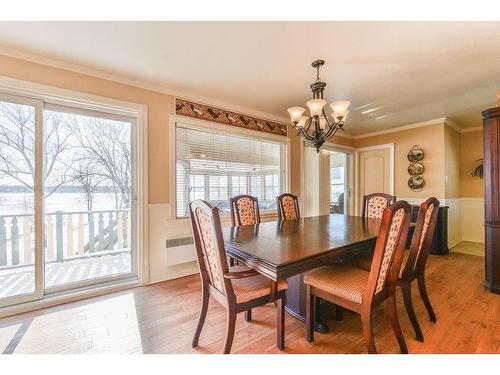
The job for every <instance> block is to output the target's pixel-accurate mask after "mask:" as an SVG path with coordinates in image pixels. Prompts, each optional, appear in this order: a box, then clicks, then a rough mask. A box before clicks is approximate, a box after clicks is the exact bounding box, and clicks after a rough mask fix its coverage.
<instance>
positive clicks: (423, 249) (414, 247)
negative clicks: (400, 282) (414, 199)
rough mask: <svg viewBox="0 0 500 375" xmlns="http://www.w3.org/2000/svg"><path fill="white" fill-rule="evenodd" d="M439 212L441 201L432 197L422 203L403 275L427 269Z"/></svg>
mask: <svg viewBox="0 0 500 375" xmlns="http://www.w3.org/2000/svg"><path fill="white" fill-rule="evenodd" d="M438 213H439V201H438V200H437V199H436V198H434V197H431V198H429V199H427V200H426V201H425V202H423V203H422V204H421V205H420V208H419V210H418V216H417V223H416V225H415V231H414V232H413V238H412V240H411V245H410V254H409V256H408V260H407V262H406V265H405V268H404V270H403V274H402V276H403V277H404V276H406V275H408V276H409V275H411V274H412V273H414V272H418V271H420V270H423V269H425V264H426V262H427V257H428V256H429V251H430V249H431V245H432V237H433V236H434V230H435V229H436V223H437V217H438Z"/></svg>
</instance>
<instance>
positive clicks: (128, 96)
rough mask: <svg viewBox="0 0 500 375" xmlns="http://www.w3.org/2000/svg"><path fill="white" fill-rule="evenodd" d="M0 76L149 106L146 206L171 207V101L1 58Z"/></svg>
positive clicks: (293, 162)
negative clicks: (151, 204)
mask: <svg viewBox="0 0 500 375" xmlns="http://www.w3.org/2000/svg"><path fill="white" fill-rule="evenodd" d="M0 75H1V76H6V77H10V78H16V79H21V80H25V81H30V82H35V83H40V84H44V85H48V86H54V87H59V88H63V89H68V90H73V91H79V92H84V93H88V94H92V95H98V96H103V97H107V98H112V99H119V100H125V101H129V102H133V103H138V104H145V105H147V106H148V126H149V128H148V132H149V138H148V142H149V150H148V153H149V203H170V202H169V199H170V194H171V190H170V189H171V188H172V183H171V182H172V181H171V179H170V176H169V166H170V162H171V161H170V150H169V147H168V145H169V144H170V143H169V129H168V127H169V125H170V124H169V117H170V115H173V113H174V97H173V96H170V95H167V94H163V93H159V92H154V91H150V90H145V89H142V88H138V87H134V86H130V85H125V84H121V83H117V82H113V81H109V80H105V79H102V78H97V77H92V76H88V75H85V74H80V73H75V72H71V71H68V70H63V69H59V68H54V67H50V66H47V65H42V64H37V63H33V62H29V61H25V60H20V59H15V58H12V57H8V56H4V55H0ZM289 133H290V134H289V139H290V166H291V168H290V171H289V173H290V191H291V192H292V193H294V194H299V193H300V173H301V166H300V139H301V138H300V137H299V136H297V135H296V134H295V132H294V131H293V130H292V131H290V132H289ZM334 141H335V142H336V143H339V144H343V145H348V146H352V143H353V142H352V139H348V138H343V137H342V138H341V137H335V138H334Z"/></svg>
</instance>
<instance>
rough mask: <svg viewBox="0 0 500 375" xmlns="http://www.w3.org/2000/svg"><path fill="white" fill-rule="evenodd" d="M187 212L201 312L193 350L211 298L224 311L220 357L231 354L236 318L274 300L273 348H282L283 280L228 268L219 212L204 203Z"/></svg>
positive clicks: (240, 266) (238, 267) (243, 267)
mask: <svg viewBox="0 0 500 375" xmlns="http://www.w3.org/2000/svg"><path fill="white" fill-rule="evenodd" d="M189 212H190V218H191V225H192V229H193V238H194V243H195V248H196V255H197V259H198V266H199V269H200V276H201V286H202V299H201V311H200V316H199V319H198V325H197V327H196V331H195V334H194V338H193V343H192V345H193V348H195V347H197V346H198V341H199V338H200V334H201V330H202V328H203V324H204V323H205V318H206V316H207V310H208V302H209V298H210V297H213V298H214V299H215V300H216V301H217V302H219V303H220V304H221V305H222V306H224V307H225V308H226V310H227V325H226V338H225V340H224V347H223V350H222V352H223V353H224V354H227V353H229V352H230V351H231V345H232V342H233V337H234V329H235V324H236V315H237V314H238V313H240V312H243V311H247V310H250V309H252V308H254V307H258V306H262V305H265V304H267V303H269V302H274V301H277V307H278V308H277V347H278V348H279V349H280V350H282V349H284V347H285V292H286V289H287V282H286V280H284V281H280V282H278V283H276V282H275V281H273V280H271V279H269V278H267V277H265V276H263V275H261V274H259V273H257V271H255V270H253V269H251V268H248V267H246V266H244V265H238V266H235V267H228V264H227V258H226V252H225V249H224V240H223V237H222V229H221V228H222V227H221V223H220V217H219V210H218V209H217V208H216V207H212V206H211V205H210V204H209V203H207V202H205V201H202V200H196V201H194V202H192V203H191V204H190V205H189Z"/></svg>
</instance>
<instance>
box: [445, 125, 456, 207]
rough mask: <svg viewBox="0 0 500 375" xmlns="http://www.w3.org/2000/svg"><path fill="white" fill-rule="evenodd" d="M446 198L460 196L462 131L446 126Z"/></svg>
mask: <svg viewBox="0 0 500 375" xmlns="http://www.w3.org/2000/svg"><path fill="white" fill-rule="evenodd" d="M444 163H445V176H446V178H445V198H448V199H449V198H458V197H459V196H460V133H458V132H457V131H456V130H455V129H453V128H451V127H449V126H445V127H444Z"/></svg>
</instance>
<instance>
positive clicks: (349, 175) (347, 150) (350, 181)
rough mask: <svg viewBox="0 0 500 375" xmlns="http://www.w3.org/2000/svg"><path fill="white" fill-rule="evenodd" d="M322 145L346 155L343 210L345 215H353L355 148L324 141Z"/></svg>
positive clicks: (354, 199)
mask: <svg viewBox="0 0 500 375" xmlns="http://www.w3.org/2000/svg"><path fill="white" fill-rule="evenodd" d="M324 146H325V150H328V151H334V152H339V153H342V154H345V156H346V160H345V162H346V163H345V175H344V190H345V191H346V192H347V194H346V196H345V197H344V204H345V207H346V208H347V210H345V209H344V212H345V215H354V214H355V202H356V187H355V186H354V185H355V183H354V176H355V175H356V164H355V162H354V158H355V148H354V147H350V146H344V145H339V144H335V143H330V142H326V143H325V145H324Z"/></svg>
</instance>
